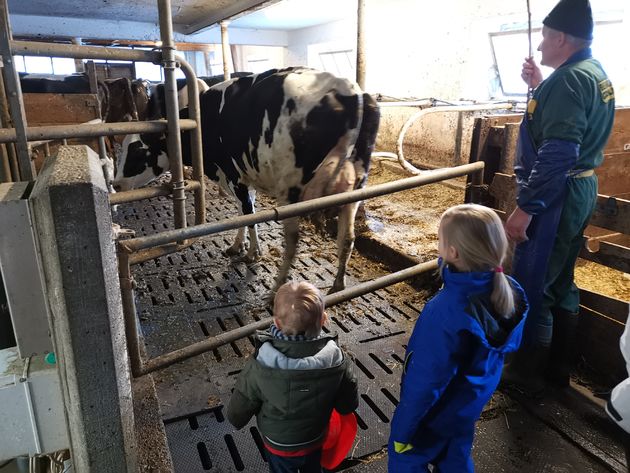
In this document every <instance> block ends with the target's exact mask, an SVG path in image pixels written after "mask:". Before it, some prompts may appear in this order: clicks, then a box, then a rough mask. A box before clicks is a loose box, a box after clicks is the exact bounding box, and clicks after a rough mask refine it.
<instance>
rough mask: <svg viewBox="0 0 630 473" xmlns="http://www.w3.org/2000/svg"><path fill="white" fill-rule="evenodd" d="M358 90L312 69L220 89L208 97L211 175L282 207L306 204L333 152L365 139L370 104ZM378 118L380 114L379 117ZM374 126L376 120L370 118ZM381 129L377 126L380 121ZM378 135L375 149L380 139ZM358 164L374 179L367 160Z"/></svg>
mask: <svg viewBox="0 0 630 473" xmlns="http://www.w3.org/2000/svg"><path fill="white" fill-rule="evenodd" d="M366 98H367V99H368V100H369V101H371V102H372V103H373V104H374V105H375V103H374V101H373V100H372V99H371V97H369V96H368V95H367V94H366V95H365V97H364V95H363V93H362V91H361V90H360V89H359V88H358V86H357V85H356V84H354V83H353V82H350V81H348V80H346V79H341V78H338V77H335V76H334V75H332V74H330V73H327V72H321V71H315V70H312V69H305V68H288V69H283V70H272V71H267V72H265V73H262V74H258V75H252V76H248V77H243V78H239V79H233V80H230V81H227V82H223V83H221V84H218V85H216V86H214V87H212V88H210V90H208V91H207V92H206V93H204V94H203V95H202V97H201V110H202V129H203V133H204V137H203V143H204V161H205V167H206V173H207V174H208V175H209V176H210V177H211V178H213V179H215V180H220V181H223V182H222V183H223V184H228V185H229V184H232V186H233V185H234V184H236V183H242V184H245V185H247V186H250V187H253V188H255V189H257V190H261V191H263V192H265V193H267V194H270V195H272V196H274V197H276V198H277V199H278V200H280V201H281V202H294V201H297V200H299V198H300V196H301V193H302V190H303V188H304V185H305V184H306V183H308V182H309V181H310V179H311V178H312V177H313V175H314V173H315V170H316V169H317V168H318V166H319V165H320V164H321V163H322V161H323V160H324V158H325V157H326V156H327V155H328V153H329V152H330V151H331V150H332V149H333V148H335V147H336V146H338V145H339V143H347V144H348V145H349V146H348V147H347V150H348V153H347V154H348V157H349V158H351V159H352V158H355V157H356V156H357V155H356V152H355V153H352V154H351V152H352V151H353V147H354V144H355V142H357V138H358V137H359V129H360V128H361V125H362V120H363V118H364V117H363V110H364V104H363V102H364V100H365V99H366ZM376 113H378V112H376ZM371 120H372V122H373V121H374V120H373V116H372V118H371ZM375 126H376V127H378V118H377V119H376V123H375ZM375 133H376V130H374V133H368V134H367V135H366V136H368V135H369V136H371V138H372V144H373V139H374V137H375ZM359 159H360V160H361V163H360V165H359V166H358V169H359V170H363V173H362V175H361V176H358V180H357V182H359V181H361V182H362V181H363V180H364V179H363V177H364V174H365V173H367V169H368V166H369V157H368V158H367V162H366V163H364V162H363V161H365V159H364V157H363V156H362V157H360V158H359Z"/></svg>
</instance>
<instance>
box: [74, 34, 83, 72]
mask: <svg viewBox="0 0 630 473" xmlns="http://www.w3.org/2000/svg"><path fill="white" fill-rule="evenodd" d="M72 44H76V45H77V46H81V38H78V37H77V38H72ZM74 70H75V71H76V72H85V66H84V64H83V60H82V59H77V58H75V59H74Z"/></svg>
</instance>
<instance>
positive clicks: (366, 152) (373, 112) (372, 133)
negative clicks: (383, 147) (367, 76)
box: [351, 93, 381, 189]
mask: <svg viewBox="0 0 630 473" xmlns="http://www.w3.org/2000/svg"><path fill="white" fill-rule="evenodd" d="M362 98H363V100H362V103H363V113H362V120H361V128H360V130H359V136H358V137H357V141H356V143H355V145H354V149H353V150H352V157H351V160H352V162H353V163H354V167H355V170H356V176H357V183H356V186H355V188H356V189H360V188H361V187H363V186H364V185H365V183H366V182H367V177H368V173H369V172H370V160H371V158H372V153H373V152H374V144H375V143H376V134H377V133H378V126H379V123H380V120H381V112H380V110H379V107H378V104H377V103H376V100H374V98H373V97H372V96H371V95H370V94H368V93H363V95H362Z"/></svg>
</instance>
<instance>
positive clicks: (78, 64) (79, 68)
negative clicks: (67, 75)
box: [71, 36, 94, 93]
mask: <svg viewBox="0 0 630 473" xmlns="http://www.w3.org/2000/svg"><path fill="white" fill-rule="evenodd" d="M71 41H72V44H74V45H76V46H81V38H79V37H78V36H77V37H75V38H72V39H71ZM74 71H75V72H85V64H83V61H82V60H81V59H78V58H74ZM92 93H94V92H92Z"/></svg>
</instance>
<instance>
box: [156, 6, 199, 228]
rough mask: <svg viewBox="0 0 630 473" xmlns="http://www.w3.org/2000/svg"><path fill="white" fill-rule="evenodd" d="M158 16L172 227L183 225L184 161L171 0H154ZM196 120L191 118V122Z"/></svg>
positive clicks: (184, 225) (184, 209) (184, 204)
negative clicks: (156, 1) (171, 193)
mask: <svg viewBox="0 0 630 473" xmlns="http://www.w3.org/2000/svg"><path fill="white" fill-rule="evenodd" d="M158 12H159V16H160V39H161V40H162V68H163V69H164V101H165V102H166V118H167V125H168V134H167V136H166V148H167V151H168V161H169V165H170V171H171V186H172V188H173V214H174V217H173V218H174V223H175V228H185V227H186V193H185V192H184V165H183V164H182V143H181V135H180V126H179V104H178V102H177V81H176V79H175V69H176V68H177V61H176V57H175V42H174V41H173V21H172V18H171V1H170V0H158ZM196 125H197V123H196V122H195V126H196Z"/></svg>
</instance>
